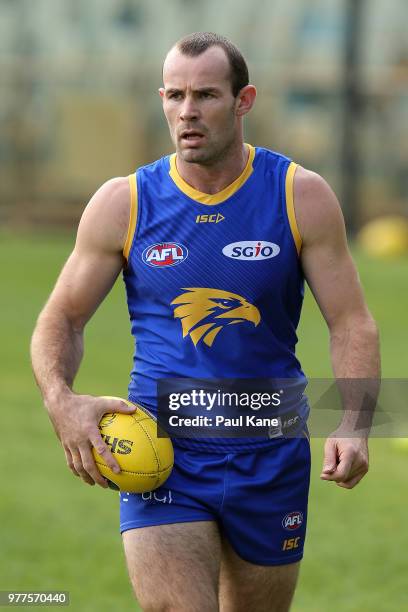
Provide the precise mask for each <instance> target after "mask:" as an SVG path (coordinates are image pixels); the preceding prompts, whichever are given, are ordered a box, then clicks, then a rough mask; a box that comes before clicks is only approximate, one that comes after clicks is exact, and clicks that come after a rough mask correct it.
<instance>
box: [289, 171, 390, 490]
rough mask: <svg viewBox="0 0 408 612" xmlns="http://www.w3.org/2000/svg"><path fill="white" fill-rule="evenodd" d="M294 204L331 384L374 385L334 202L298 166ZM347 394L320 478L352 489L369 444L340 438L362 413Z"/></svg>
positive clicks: (372, 336)
mask: <svg viewBox="0 0 408 612" xmlns="http://www.w3.org/2000/svg"><path fill="white" fill-rule="evenodd" d="M294 200H295V211H296V218H297V222H298V226H299V231H300V234H301V236H302V250H301V262H302V266H303V270H304V273H305V277H306V279H307V282H308V284H309V286H310V288H311V291H312V293H313V295H314V297H315V299H316V301H317V303H318V305H319V308H320V310H321V312H322V314H323V316H324V318H325V320H326V323H327V325H328V328H329V332H330V354H331V360H332V366H333V371H334V375H335V377H336V379H374V386H375V380H378V378H379V376H380V355H379V340H378V331H377V327H376V324H375V322H374V320H373V318H372V316H371V314H370V312H369V310H368V308H367V305H366V303H365V300H364V296H363V292H362V288H361V285H360V282H359V278H358V274H357V271H356V269H355V266H354V263H353V260H352V258H351V255H350V253H349V250H348V247H347V240H346V232H345V227H344V220H343V215H342V213H341V209H340V206H339V203H338V201H337V198H336V196H335V195H334V193H333V191H332V190H331V189H330V187H329V186H328V184H327V183H326V182H325V181H324V179H322V178H321V177H320V176H319V175H317V174H315V173H313V172H310V171H308V170H305V169H304V168H301V167H299V168H298V169H297V171H296V174H295V181H294ZM357 386H358V383H357ZM361 387H362V385H361V384H360V391H363V389H361ZM348 389H352V383H351V384H350V385H349V386H348V385H347V383H346V384H345V385H340V391H341V393H342V401H343V408H344V416H343V421H342V425H341V426H340V427H339V429H338V430H337V432H335V435H332V436H330V437H329V438H328V439H327V441H326V445H325V457H324V467H323V472H322V475H321V478H323V479H324V480H334V481H336V482H337V484H339V485H340V486H343V487H345V488H352V487H353V486H355V485H356V484H357V483H358V482H359V481H360V480H361V478H362V477H363V476H364V475H365V473H366V472H367V470H368V445H367V436H366V435H362V436H361V437H349V438H347V437H344V438H342V437H341V431H342V430H343V431H345V432H347V431H348V432H350V431H352V430H353V426H354V425H355V424H356V422H357V419H358V417H359V409H360V408H361V406H359V405H358V404H359V403H360V402H361V393H359V392H357V393H353V392H352V390H351V391H350V392H348ZM344 435H346V434H344Z"/></svg>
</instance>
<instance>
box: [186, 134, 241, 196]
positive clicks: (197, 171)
mask: <svg viewBox="0 0 408 612" xmlns="http://www.w3.org/2000/svg"><path fill="white" fill-rule="evenodd" d="M248 156H249V147H247V146H246V145H244V144H243V143H241V144H240V146H239V147H235V148H234V149H233V150H231V151H230V152H229V153H228V155H226V156H225V157H223V158H222V159H220V160H219V161H217V162H215V163H214V164H212V165H203V164H193V163H191V162H185V161H183V159H182V158H181V156H179V155H177V158H176V165H177V171H178V173H179V175H180V176H181V178H182V179H183V180H185V181H186V183H188V184H189V185H191V186H192V187H194V189H197V191H201V192H202V193H208V194H210V195H213V194H214V193H218V192H219V191H222V190H223V189H225V187H228V185H230V184H231V183H233V182H234V181H235V179H237V178H238V177H239V176H240V174H242V172H243V170H244V168H245V166H246V164H247V161H248Z"/></svg>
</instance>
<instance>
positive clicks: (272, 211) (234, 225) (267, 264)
mask: <svg viewBox="0 0 408 612" xmlns="http://www.w3.org/2000/svg"><path fill="white" fill-rule="evenodd" d="M248 147H249V156H248V162H247V164H246V167H245V169H244V170H243V172H242V174H241V176H240V177H238V178H237V179H236V181H234V183H232V184H231V185H229V186H228V187H227V188H225V189H224V190H223V191H221V192H219V193H217V194H214V195H208V194H204V193H201V192H199V191H197V190H195V189H194V188H192V187H191V186H190V185H188V184H187V183H186V182H185V181H184V180H183V179H182V178H181V176H180V175H179V174H178V172H177V167H176V156H175V154H173V155H172V156H167V157H164V158H162V159H160V160H158V161H156V162H155V163H153V164H150V165H148V166H144V167H142V168H139V169H138V170H137V172H136V173H135V174H134V175H131V177H129V180H130V185H131V193H132V206H131V216H130V224H129V232H128V237H127V240H126V244H125V248H124V254H125V257H126V258H127V266H126V267H125V269H124V280H125V284H126V291H127V300H128V307H129V314H130V321H131V330H132V334H133V336H134V338H135V354H134V362H133V370H132V374H131V381H130V385H129V397H130V398H131V399H132V400H133V401H137V402H139V403H140V404H142V405H143V406H145V407H146V408H148V409H149V410H151V411H152V412H153V413H155V412H156V410H157V380H158V379H161V378H181V377H188V378H199V379H200V378H201V379H214V378H229V379H234V378H235V379H241V378H270V377H272V378H281V379H282V378H283V379H297V380H298V381H300V382H301V383H303V386H305V377H304V374H303V372H302V370H301V366H300V364H299V362H298V360H297V358H296V355H295V346H296V342H297V336H296V328H297V325H298V322H299V317H300V311H301V307H302V301H303V291H304V277H303V273H302V269H301V265H300V262H299V250H300V246H301V240H300V235H299V232H298V228H297V226H296V219H295V214H294V205H293V177H294V173H295V170H296V164H294V163H293V162H291V160H289V159H288V158H287V157H284V156H283V155H280V154H278V153H275V152H272V151H269V150H266V149H262V148H253V147H252V146H250V145H248ZM305 411H306V408H305ZM180 442H181V441H180ZM212 442H213V444H216V445H217V446H218V448H219V447H220V444H221V446H222V447H223V448H224V449H228V448H230V447H231V448H234V449H237V447H240V448H248V447H252V446H253V447H255V448H256V447H260V446H265V445H266V444H268V443H270V442H271V441H270V440H263V439H259V438H258V439H253V440H248V439H242V438H241V439H239V438H236V439H230V440H225V439H224V440H222V443H221V441H220V440H213V441H212ZM186 444H187V445H189V446H190V447H193V448H195V447H200V448H202V447H203V445H206V446H208V445H210V446H211V443H210V442H209V441H207V440H205V441H204V440H191V441H190V440H188V441H187V440H184V441H183V445H186Z"/></svg>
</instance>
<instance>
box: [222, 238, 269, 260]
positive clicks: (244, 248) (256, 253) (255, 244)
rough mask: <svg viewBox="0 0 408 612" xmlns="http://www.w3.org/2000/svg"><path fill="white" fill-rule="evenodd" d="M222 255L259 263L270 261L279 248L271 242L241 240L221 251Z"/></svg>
mask: <svg viewBox="0 0 408 612" xmlns="http://www.w3.org/2000/svg"><path fill="white" fill-rule="evenodd" d="M222 252H223V254H224V255H225V256H226V257H231V259H241V260H246V261H261V260H262V259H271V258H272V257H276V255H278V254H279V252H280V248H279V247H278V245H277V244H274V243H273V242H266V241H265V240H243V241H242V242H231V244H227V246H225V247H224V248H223V249H222Z"/></svg>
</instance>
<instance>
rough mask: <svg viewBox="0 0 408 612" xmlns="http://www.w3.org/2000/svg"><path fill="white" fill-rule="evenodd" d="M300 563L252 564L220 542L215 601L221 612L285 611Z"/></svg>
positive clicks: (291, 595)
mask: <svg viewBox="0 0 408 612" xmlns="http://www.w3.org/2000/svg"><path fill="white" fill-rule="evenodd" d="M299 565H300V561H298V562H296V563H289V564H286V565H272V566H268V565H254V564H252V563H248V562H247V561H244V560H243V559H241V557H239V556H238V555H237V554H236V552H235V551H234V550H233V548H232V547H231V545H230V544H229V542H228V541H227V540H226V539H224V540H223V542H222V556H221V571H220V585H219V601H220V611H221V612H241V611H242V612H248V610H250V611H251V612H287V611H288V610H289V608H290V604H291V601H292V598H293V594H294V592H295V588H296V582H297V578H298V574H299Z"/></svg>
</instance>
